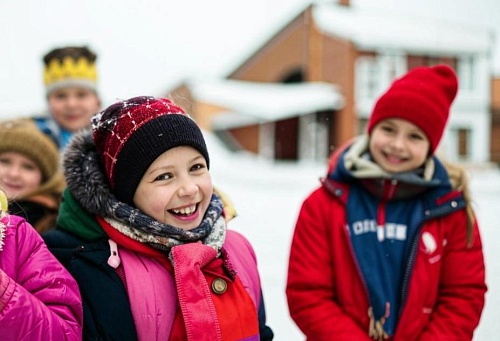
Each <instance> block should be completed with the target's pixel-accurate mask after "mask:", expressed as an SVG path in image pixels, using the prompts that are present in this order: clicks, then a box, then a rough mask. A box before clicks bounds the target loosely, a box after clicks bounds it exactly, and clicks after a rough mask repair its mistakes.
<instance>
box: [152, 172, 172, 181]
mask: <svg viewBox="0 0 500 341" xmlns="http://www.w3.org/2000/svg"><path fill="white" fill-rule="evenodd" d="M171 178H172V174H170V173H163V174H160V175H158V176H157V177H156V178H155V179H154V181H164V180H169V179H171Z"/></svg>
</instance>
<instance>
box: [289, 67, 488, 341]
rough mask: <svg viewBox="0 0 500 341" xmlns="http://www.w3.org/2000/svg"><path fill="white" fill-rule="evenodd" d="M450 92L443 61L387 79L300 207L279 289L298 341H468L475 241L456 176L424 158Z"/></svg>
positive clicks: (481, 282)
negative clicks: (363, 129)
mask: <svg viewBox="0 0 500 341" xmlns="http://www.w3.org/2000/svg"><path fill="white" fill-rule="evenodd" d="M457 89H458V82H457V77H456V75H455V72H454V71H453V70H452V69H451V68H449V67H447V66H445V65H438V66H435V67H419V68H415V69H413V70H411V71H410V72H408V73H407V74H406V75H404V76H403V77H401V78H399V79H397V80H396V81H395V82H394V83H393V84H392V85H391V87H390V88H389V89H388V90H387V92H386V93H385V94H383V95H382V96H381V97H380V98H379V99H378V101H377V103H376V105H375V107H374V109H373V112H372V114H371V117H370V120H369V122H368V134H367V135H363V136H360V137H359V138H357V139H355V140H354V141H353V142H352V143H350V144H349V145H348V146H347V147H346V148H344V149H342V150H340V152H338V153H336V154H335V155H333V156H332V160H331V162H330V169H329V170H328V176H327V177H326V179H324V181H323V183H322V186H321V187H320V188H318V189H317V190H315V191H314V192H313V193H312V194H311V195H310V196H309V197H308V198H307V199H306V200H305V201H304V203H303V206H302V208H301V211H300V214H299V217H298V220H297V224H296V227H295V232H294V236H293V240H292V245H291V252H290V259H289V269H288V281H287V288H286V293H287V298H288V305H289V310H290V314H291V316H292V318H293V319H294V321H295V322H296V324H297V325H298V326H299V328H300V329H301V330H302V332H303V333H304V334H305V335H306V336H307V338H308V339H311V340H354V339H355V340H404V341H411V340H445V339H446V340H471V339H472V336H473V332H474V329H475V328H476V327H477V325H478V323H479V319H480V316H481V312H482V309H483V306H484V296H485V293H486V284H485V268H484V259H483V252H482V246H481V239H480V235H479V230H478V225H477V221H476V219H475V217H474V213H473V211H472V208H471V203H470V198H469V192H468V188H467V186H466V182H465V177H464V174H463V171H460V169H458V168H456V167H452V166H449V165H444V164H443V163H442V162H441V161H440V160H439V159H438V158H436V156H435V155H434V152H435V150H436V148H437V146H438V144H439V141H440V139H441V137H442V135H443V132H444V129H445V125H446V122H447V119H448V115H449V109H450V106H451V104H452V102H453V100H454V98H455V96H456V93H457Z"/></svg>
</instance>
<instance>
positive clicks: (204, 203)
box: [133, 146, 213, 230]
mask: <svg viewBox="0 0 500 341" xmlns="http://www.w3.org/2000/svg"><path fill="white" fill-rule="evenodd" d="M212 191H213V187H212V178H211V176H210V173H209V172H208V168H207V162H206V160H205V158H204V157H203V155H201V154H200V152H198V151H197V150H196V149H194V148H192V147H188V146H179V147H175V148H172V149H169V150H167V151H166V152H164V153H163V154H161V155H160V156H159V157H158V158H157V159H156V160H155V161H154V162H153V163H152V164H151V165H150V166H149V168H148V170H147V171H146V173H144V175H143V177H142V179H141V182H140V183H139V186H138V187H137V189H136V191H135V194H134V198H133V202H134V205H135V206H136V207H137V208H138V209H140V210H141V211H142V212H144V213H146V214H147V215H149V216H150V217H152V218H154V219H156V220H157V221H160V222H162V223H165V224H169V225H172V226H175V227H178V228H181V229H183V230H191V229H193V228H195V227H198V226H199V225H200V223H201V221H202V220H203V216H204V215H205V212H206V210H207V208H208V205H209V204H210V200H211V198H212Z"/></svg>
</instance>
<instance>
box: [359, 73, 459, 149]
mask: <svg viewBox="0 0 500 341" xmlns="http://www.w3.org/2000/svg"><path fill="white" fill-rule="evenodd" d="M457 89H458V81H457V76H456V75H455V72H454V71H453V69H451V68H450V67H448V66H446V65H437V66H434V67H418V68H415V69H412V70H411V71H409V72H408V73H407V74H406V75H404V76H403V77H401V78H399V79H397V80H396V81H394V83H392V85H391V87H390V88H389V89H388V90H387V91H386V92H385V93H384V94H383V95H382V96H381V97H380V98H379V99H378V101H377V103H376V104H375V107H374V109H373V112H372V114H371V117H370V120H369V122H368V127H367V128H368V134H370V133H371V132H372V130H373V128H374V127H375V126H376V125H377V123H379V122H380V121H382V120H384V119H387V118H400V119H405V120H408V121H410V122H411V123H413V124H415V125H416V126H418V127H419V128H420V129H422V130H423V131H424V133H425V134H426V135H427V137H428V139H429V141H430V153H431V154H433V153H434V151H435V150H436V148H437V146H438V144H439V141H440V140H441V137H442V136H443V132H444V128H445V126H446V122H447V120H448V115H449V111H450V106H451V104H452V102H453V100H454V99H455V96H456V94H457Z"/></svg>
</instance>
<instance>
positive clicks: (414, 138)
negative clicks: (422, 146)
mask: <svg viewBox="0 0 500 341" xmlns="http://www.w3.org/2000/svg"><path fill="white" fill-rule="evenodd" d="M410 138H411V139H412V140H423V139H424V137H423V136H422V135H420V134H410Z"/></svg>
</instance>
